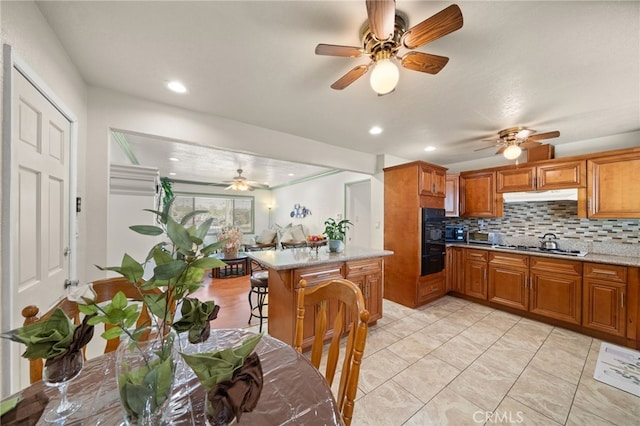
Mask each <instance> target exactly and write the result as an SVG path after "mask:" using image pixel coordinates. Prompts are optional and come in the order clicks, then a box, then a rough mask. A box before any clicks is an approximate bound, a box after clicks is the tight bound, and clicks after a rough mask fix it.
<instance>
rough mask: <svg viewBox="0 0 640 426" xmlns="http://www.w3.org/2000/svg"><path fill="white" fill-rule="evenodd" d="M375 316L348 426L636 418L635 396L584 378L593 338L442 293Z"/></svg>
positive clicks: (639, 404)
mask: <svg viewBox="0 0 640 426" xmlns="http://www.w3.org/2000/svg"><path fill="white" fill-rule="evenodd" d="M383 312H384V317H383V318H382V319H381V320H380V321H378V324H377V325H376V326H372V327H370V328H369V335H368V337H367V346H366V350H365V357H364V359H363V362H362V370H361V372H360V382H359V393H358V399H357V401H356V405H355V413H354V422H353V424H354V425H385V426H391V425H412V426H413V425H416V426H417V425H455V426H462V425H483V424H487V425H492V424H520V425H572V426H573V425H576V426H577V425H621V426H626V425H638V424H640V398H638V397H636V396H634V395H632V394H630V393H626V392H624V391H621V390H618V389H616V388H613V387H611V386H608V385H606V384H603V383H601V382H598V381H596V380H594V379H593V372H594V368H595V364H596V360H597V358H598V353H599V350H600V341H599V340H597V339H592V338H591V337H588V336H584V335H581V334H578V333H574V332H572V331H568V330H565V329H562V328H558V327H553V326H550V325H547V324H543V323H539V322H536V321H532V320H529V319H526V318H521V317H518V316H515V315H511V314H508V313H505V312H502V311H498V310H495V309H491V308H488V307H485V306H482V305H478V304H474V303H471V302H468V301H465V300H461V299H457V298H454V297H450V296H447V297H444V298H442V299H439V300H437V301H435V302H433V303H430V304H428V305H426V306H423V307H421V308H419V309H409V308H406V307H404V306H401V305H398V304H396V303H393V302H390V301H388V300H384V308H383Z"/></svg>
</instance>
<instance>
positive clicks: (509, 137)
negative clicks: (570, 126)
mask: <svg viewBox="0 0 640 426" xmlns="http://www.w3.org/2000/svg"><path fill="white" fill-rule="evenodd" d="M535 133H536V131H535V130H533V129H528V128H526V127H511V128H508V129H504V130H501V131H500V132H498V139H495V138H490V139H484V140H485V141H491V142H494V143H495V145H492V146H487V147H484V148H479V149H476V151H481V150H483V149H487V148H492V147H493V146H499V147H500V149H499V150H498V151H497V152H496V154H503V155H504V157H505V158H507V159H509V160H515V159H516V158H518V157H519V156H520V154H521V153H522V150H523V149H528V148H533V147H534V146H538V145H542V142H538V141H539V140H544V139H552V138H557V137H558V136H560V132H559V131H557V130H555V131H553V132H546V133H538V134H535Z"/></svg>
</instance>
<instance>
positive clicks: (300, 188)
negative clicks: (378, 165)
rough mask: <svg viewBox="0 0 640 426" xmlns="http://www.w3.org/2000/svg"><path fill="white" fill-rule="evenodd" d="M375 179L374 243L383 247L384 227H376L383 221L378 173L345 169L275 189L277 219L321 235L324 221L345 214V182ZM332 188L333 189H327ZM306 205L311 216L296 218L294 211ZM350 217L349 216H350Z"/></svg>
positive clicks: (372, 195)
mask: <svg viewBox="0 0 640 426" xmlns="http://www.w3.org/2000/svg"><path fill="white" fill-rule="evenodd" d="M366 179H370V180H371V188H372V189H371V192H372V194H371V200H372V201H371V204H372V209H371V223H372V226H371V230H370V232H371V243H372V247H373V248H378V249H382V246H383V245H382V228H381V227H380V228H376V224H379V223H380V220H381V216H382V211H383V210H382V209H379V210H378V208H374V206H380V199H381V198H382V193H381V192H378V191H380V188H381V187H382V185H380V184H379V183H378V181H377V176H376V175H368V174H363V173H353V172H342V173H336V174H333V175H330V176H324V177H322V178H318V179H313V180H309V181H305V182H300V183H297V184H294V185H289V186H286V187H282V188H276V189H274V190H273V201H274V211H273V222H274V224H276V223H277V224H278V225H280V226H286V225H287V224H289V223H292V224H294V225H297V224H302V225H303V227H304V229H305V232H306V233H307V235H318V234H322V232H323V231H324V221H325V220H327V219H328V218H330V217H331V218H334V219H336V220H340V219H342V218H344V214H345V184H347V183H349V182H360V181H363V180H366ZM328 188H330V190H327V189H328ZM296 204H300V206H303V207H306V208H307V209H309V210H310V211H311V215H309V216H307V217H305V218H302V219H300V218H292V217H291V212H292V210H293V208H294V205H296ZM347 219H349V218H347Z"/></svg>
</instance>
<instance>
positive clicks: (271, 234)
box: [256, 229, 276, 244]
mask: <svg viewBox="0 0 640 426" xmlns="http://www.w3.org/2000/svg"><path fill="white" fill-rule="evenodd" d="M275 237H276V231H273V230H271V229H265V230H264V231H262V234H260V236H259V237H258V238H256V243H257V244H269V243H272V242H273V239H274V238H275Z"/></svg>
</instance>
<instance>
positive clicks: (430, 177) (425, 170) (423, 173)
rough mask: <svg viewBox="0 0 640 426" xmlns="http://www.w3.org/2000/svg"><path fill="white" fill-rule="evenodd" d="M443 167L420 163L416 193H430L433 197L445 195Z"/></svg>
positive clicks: (444, 172)
mask: <svg viewBox="0 0 640 426" xmlns="http://www.w3.org/2000/svg"><path fill="white" fill-rule="evenodd" d="M445 180H446V171H445V169H441V168H436V167H432V166H431V165H428V164H421V165H420V179H419V180H418V182H419V190H418V193H419V194H420V195H431V196H434V197H443V198H444V196H445Z"/></svg>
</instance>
